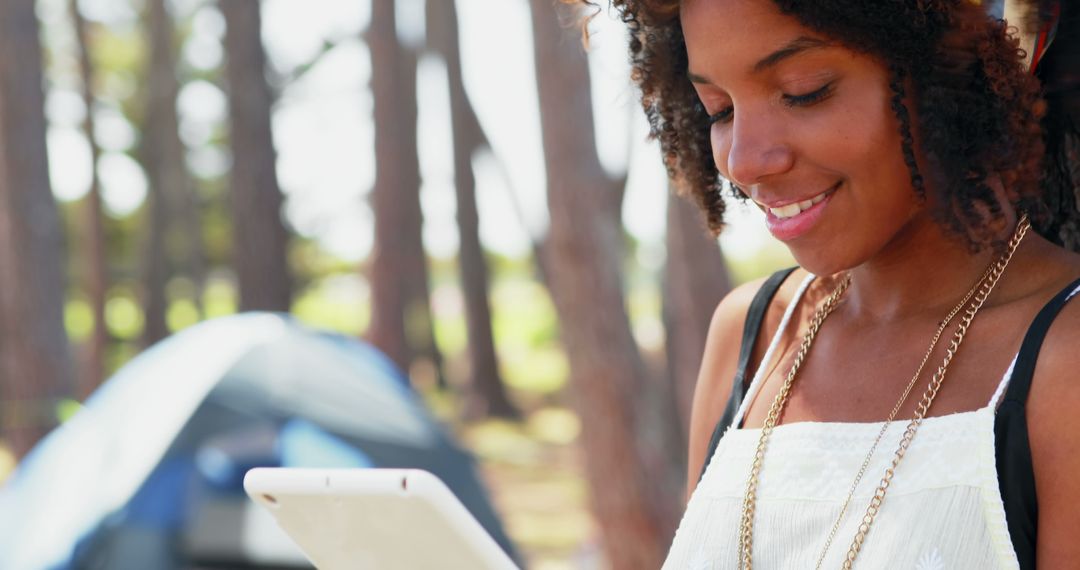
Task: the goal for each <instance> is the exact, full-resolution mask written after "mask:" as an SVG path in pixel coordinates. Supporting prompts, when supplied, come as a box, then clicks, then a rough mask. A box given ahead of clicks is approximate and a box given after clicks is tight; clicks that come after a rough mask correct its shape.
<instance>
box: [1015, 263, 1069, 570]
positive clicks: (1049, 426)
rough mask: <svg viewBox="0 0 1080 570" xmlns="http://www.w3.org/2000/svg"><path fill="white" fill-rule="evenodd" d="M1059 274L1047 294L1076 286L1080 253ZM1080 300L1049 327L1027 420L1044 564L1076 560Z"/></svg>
mask: <svg viewBox="0 0 1080 570" xmlns="http://www.w3.org/2000/svg"><path fill="white" fill-rule="evenodd" d="M1056 267H1057V268H1058V271H1057V272H1056V273H1057V276H1056V278H1055V279H1053V280H1052V281H1051V283H1052V285H1051V286H1049V287H1047V288H1046V289H1045V291H1043V292H1042V295H1041V297H1042V298H1045V299H1050V298H1051V297H1053V296H1054V295H1055V294H1057V293H1060V292H1062V291H1065V290H1068V289H1073V288H1074V286H1073V285H1072V284H1073V283H1074V282H1075V281H1076V279H1077V278H1078V277H1080V256H1077V255H1076V254H1071V253H1070V254H1069V255H1063V256H1061V257H1059V258H1058V261H1057V263H1056ZM1078 349H1080V299H1077V298H1076V296H1074V297H1073V298H1072V300H1071V301H1069V302H1068V303H1066V304H1065V305H1064V306H1062V307H1061V311H1060V312H1059V313H1058V314H1057V315H1056V317H1055V318H1054V319H1053V322H1052V324H1051V325H1050V327H1049V329H1048V330H1047V331H1046V337H1045V339H1044V341H1043V344H1042V348H1041V350H1040V351H1039V353H1038V358H1037V360H1036V365H1035V371H1034V374H1033V376H1032V380H1031V391H1030V392H1029V394H1028V399H1027V403H1026V406H1025V409H1026V422H1027V428H1028V437H1029V442H1030V446H1031V458H1032V464H1033V466H1034V472H1035V486H1036V488H1037V489H1038V496H1039V521H1038V525H1039V526H1038V528H1039V535H1038V537H1039V538H1038V541H1039V544H1038V545H1037V551H1038V556H1039V562H1040V565H1041V564H1042V563H1043V562H1044V561H1046V562H1047V563H1048V567H1054V566H1058V565H1062V564H1067V563H1071V562H1068V561H1075V556H1076V555H1078V554H1080V546H1078V545H1077V543H1076V541H1075V536H1076V532H1078V531H1080V517H1077V515H1076V510H1075V505H1076V504H1077V503H1078V502H1080V479H1077V477H1076V473H1077V472H1080V413H1078V412H1080V350H1078Z"/></svg>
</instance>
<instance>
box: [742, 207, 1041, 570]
mask: <svg viewBox="0 0 1080 570" xmlns="http://www.w3.org/2000/svg"><path fill="white" fill-rule="evenodd" d="M1030 228H1031V224H1030V223H1029V222H1028V219H1027V215H1026V214H1025V215H1023V216H1021V218H1020V222H1019V223H1018V224H1017V226H1016V231H1015V232H1014V233H1013V236H1012V239H1010V240H1009V244H1008V247H1007V249H1006V251H1005V253H1004V254H1002V255H1001V257H999V258H998V259H996V260H995V261H994V262H993V263H991V264H990V266H989V267H987V269H986V271H985V272H984V273H983V274H982V276H981V277H980V278H979V279H978V280H977V281H976V282H975V284H974V285H973V286H972V287H971V289H970V290H969V291H968V292H967V295H965V296H964V298H963V299H961V301H960V303H958V304H957V305H956V307H955V308H953V310H952V311H951V312H950V313H949V314H948V315H947V316H946V318H945V319H944V320H942V322H941V325H940V326H939V327H938V329H937V332H936V333H935V334H934V336H933V338H932V340H931V342H930V347H929V349H927V351H926V355H925V356H924V357H923V359H922V362H921V363H920V364H919V367H918V369H916V371H915V374H914V375H913V376H912V378H911V380H910V381H909V382H908V385H907V387H906V388H905V390H904V392H903V393H902V394H901V395H900V399H899V400H898V401H897V402H896V405H895V406H893V409H892V412H891V413H890V414H889V417H888V419H887V420H886V422H885V424H884V425H883V426H882V428H881V430H880V431H879V432H878V435H877V438H876V439H875V440H874V443H873V445H872V446H871V447H870V451H869V452H868V453H867V454H866V459H865V460H864V461H863V463H862V466H861V468H860V469H859V471H858V473H857V474H856V476H855V481H854V482H853V483H852V485H851V487H850V489H849V491H848V494H847V499H845V501H844V504H843V506H842V508H841V509H840V514H839V516H838V517H837V519H836V522H835V523H834V524H833V526H832V529H831V530H830V532H829V536H828V538H827V539H826V541H825V546H824V548H823V549H822V552H821V556H820V557H819V558H818V561H817V567H818V568H821V565H822V563H823V561H824V560H825V554H826V553H827V552H828V550H829V546H830V545H831V544H832V540H833V537H834V536H835V534H836V531H837V529H838V528H839V527H840V523H841V521H842V520H843V518H844V514H845V513H846V512H847V508H848V505H849V504H850V503H851V497H852V495H853V494H854V493H855V488H856V487H857V486H858V484H859V481H861V480H862V477H863V474H864V473H865V472H866V469H867V467H868V466H869V464H870V459H871V457H872V456H873V454H874V451H875V450H876V449H877V446H878V443H879V442H880V441H881V438H882V437H883V436H884V435H885V431H886V430H887V428H888V427H889V425H890V424H891V423H892V421H893V420H894V419H895V418H896V414H897V413H898V412H899V410H900V408H901V406H903V404H904V402H905V401H906V400H907V397H908V394H909V393H910V392H911V389H912V387H914V385H915V383H916V382H917V381H918V379H919V376H920V375H921V373H922V370H923V367H924V366H925V365H926V362H927V361H928V360H929V359H930V356H931V355H932V354H933V352H934V348H935V347H936V346H937V343H938V340H939V339H940V338H941V334H942V332H944V330H945V328H946V327H947V326H948V325H949V323H950V322H952V320H953V318H954V317H956V315H957V314H959V312H960V311H961V309H962V308H963V307H964V306H965V305H967V309H966V310H965V311H964V315H963V317H961V319H960V324H959V325H958V326H957V328H956V332H955V333H954V334H953V338H952V341H951V342H950V343H949V347H948V349H947V350H946V353H945V358H944V360H943V361H942V363H941V365H940V366H939V367H938V369H937V372H935V373H934V376H933V377H932V378H931V379H930V383H929V385H928V386H927V388H926V391H925V392H924V393H923V396H922V399H921V401H920V402H919V405H918V406H917V407H916V409H915V417H914V418H912V419H911V421H910V422H909V423H908V426H907V429H906V430H904V435H903V437H902V438H901V439H900V445H899V446H898V447H897V449H896V452H895V453H894V455H893V459H892V462H891V463H890V464H889V467H888V468H886V469H885V473H884V475H883V476H882V478H881V482H880V484H879V485H878V487H877V490H876V491H875V492H874V496H873V497H871V499H870V504H869V505H868V506H867V507H866V512H865V514H864V515H863V518H862V521H861V522H860V524H859V528H858V532H856V534H855V538H854V539H853V540H852V542H851V546H850V547H849V548H848V552H847V556H846V557H845V558H844V562H843V566H842V567H843V568H844V569H845V570H850V568H851V567H852V565H853V564H854V563H855V558H856V557H857V556H858V554H859V551H860V550H861V549H862V545H863V542H864V541H865V540H866V535H867V533H869V532H870V526H871V525H872V524H873V522H874V519H875V517H876V516H877V514H878V512H879V511H880V510H881V504H882V502H883V501H884V500H885V493H886V492H887V491H888V488H889V485H890V483H891V482H892V478H893V476H894V475H895V473H896V468H897V466H899V465H900V461H901V460H903V458H904V454H906V453H907V450H908V448H910V447H911V441H912V439H914V437H915V432H916V431H918V429H919V426H920V425H922V421H923V419H924V418H925V417H926V413H927V412H928V411H929V410H930V405H931V404H932V403H933V402H934V398H935V397H937V394H938V391H939V390H941V384H942V381H944V379H945V372H946V371H947V370H948V368H949V363H950V362H952V359H953V357H954V356H955V355H956V351H957V350H958V349H959V348H960V344H961V343H963V341H964V335H965V334H967V330H968V327H970V326H971V321H972V320H973V319H974V318H975V315H976V314H977V313H978V312H979V309H980V308H982V306H983V303H985V302H986V299H987V297H989V296H990V293H991V291H993V290H994V287H995V286H996V285H997V282H998V280H999V279H1000V278H1001V275H1002V273H1004V272H1005V268H1006V267H1007V266H1008V265H1009V261H1010V260H1011V259H1012V256H1013V254H1014V253H1016V249H1017V247H1019V245H1020V242H1021V241H1022V240H1023V239H1024V236H1025V235H1027V232H1028V230H1029V229H1030ZM850 285H851V275H850V274H847V275H845V276H844V277H843V278H842V279H841V280H840V283H839V284H838V285H837V286H836V289H834V290H833V292H832V293H831V294H830V295H829V296H828V297H827V298H826V299H825V302H824V303H822V305H821V306H820V307H818V309H817V311H815V313H814V316H813V317H812V318H811V319H810V326H809V328H808V329H807V331H806V333H805V334H804V335H803V339H802V343H801V345H800V346H799V351H798V352H797V353H796V354H795V361H794V362H792V364H791V368H789V369H788V372H787V376H786V377H785V379H784V383H783V385H781V387H780V392H779V393H778V394H777V395H776V397H775V398H774V399H773V403H772V406H771V407H770V408H769V413H768V415H767V416H766V417H765V424H764V425H763V426H762V428H761V436H760V437H759V438H758V444H757V449H756V450H755V452H754V461H753V463H752V464H751V467H750V475H749V477H748V478H747V481H746V494H745V495H744V497H743V508H742V518H741V520H740V522H739V550H740V557H739V567H740V568H743V569H745V570H751V569H752V568H753V530H754V509H755V507H756V504H757V488H758V478H759V476H760V474H761V468H762V463H763V461H764V459H765V448H766V445H767V443H768V441H769V437H770V436H771V435H772V432H773V429H774V428H775V427H776V423H777V421H779V418H780V414H781V413H782V412H783V410H784V406H785V405H786V404H787V400H788V395H789V394H790V393H791V387H792V385H793V384H794V381H795V377H796V375H797V373H798V371H799V368H800V367H801V366H802V364H803V361H805V360H806V356H807V354H808V353H809V352H810V346H811V345H812V344H813V342H814V338H815V337H816V336H817V333H818V330H819V329H821V325H822V323H824V322H825V318H826V317H828V316H829V314H830V313H832V312H833V310H834V309H836V307H837V305H838V304H839V302H840V298H841V297H843V295H844V293H845V292H846V291H847V289H848V287H849V286H850ZM969 302H970V304H968V303H969Z"/></svg>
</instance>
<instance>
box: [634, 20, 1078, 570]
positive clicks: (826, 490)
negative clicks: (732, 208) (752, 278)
mask: <svg viewBox="0 0 1080 570" xmlns="http://www.w3.org/2000/svg"><path fill="white" fill-rule="evenodd" d="M613 3H614V5H615V6H616V7H617V8H619V9H620V10H621V12H622V16H623V19H624V21H626V22H628V23H629V25H630V28H631V41H630V54H631V59H632V62H633V66H634V72H633V76H634V79H635V81H636V82H637V84H638V85H639V87H640V88H641V92H642V103H643V107H644V109H645V112H646V114H647V116H648V117H649V119H650V123H651V126H652V132H653V135H654V136H655V137H656V138H658V139H659V140H660V143H661V146H662V148H663V150H664V158H665V163H666V165H667V167H668V170H669V173H670V174H671V175H672V176H673V177H676V178H678V179H680V182H681V183H680V184H678V185H677V186H678V187H680V188H683V189H685V190H686V191H687V192H688V193H689V194H690V195H692V196H693V197H694V198H695V199H696V201H697V202H698V204H699V205H700V206H701V207H702V210H703V211H704V212H705V214H706V215H707V217H708V220H709V225H710V227H711V229H712V230H713V231H714V232H719V231H720V229H721V228H722V225H723V221H724V220H723V217H724V205H723V204H724V203H723V201H722V198H721V191H722V190H723V188H724V187H725V186H729V187H730V188H732V189H733V190H734V191H735V192H736V193H737V195H739V196H740V197H743V198H746V199H748V200H750V201H752V202H753V203H754V204H756V205H757V206H758V207H759V208H760V209H762V210H763V211H764V212H765V216H766V225H767V227H768V229H769V231H770V232H771V233H772V234H773V235H774V236H775V237H777V238H778V239H780V240H781V241H783V242H784V243H785V244H786V245H787V246H788V248H789V249H790V250H791V252H792V254H793V255H794V257H795V259H796V260H797V261H798V262H799V264H800V266H801V267H800V268H796V269H795V270H794V273H796V274H797V276H796V278H791V279H789V278H788V276H789V275H790V274H791V273H792V272H791V271H788V272H782V273H778V274H777V275H775V276H773V277H772V278H770V279H768V280H763V281H758V282H754V283H750V284H747V285H745V286H743V287H741V288H739V289H737V290H736V291H734V292H733V293H732V294H731V295H729V296H728V297H727V298H726V299H725V300H724V301H722V302H721V303H720V305H719V306H718V307H717V309H716V312H715V315H714V318H713V322H712V325H711V329H710V334H709V340H708V342H707V345H706V349H705V354H704V356H703V359H702V368H701V372H700V375H699V380H698V387H697V390H696V394H695V399H694V409H693V418H692V420H691V441H690V451H689V458H690V466H689V477H688V487H689V489H690V490H691V495H690V500H689V504H688V506H687V511H686V514H685V515H684V518H683V521H682V523H681V525H680V527H679V530H678V532H677V534H676V536H675V539H674V543H673V545H672V548H671V551H670V554H669V557H668V560H667V563H666V565H665V568H687V567H709V568H736V567H740V568H750V567H752V566H754V565H757V566H758V567H760V568H791V567H798V568H806V567H810V566H812V565H816V567H819V568H821V567H838V566H839V567H844V568H850V567H852V566H853V565H858V566H860V567H870V568H885V567H888V568H916V567H919V568H922V567H950V568H992V567H993V568H1025V569H1026V568H1036V567H1039V568H1058V567H1066V566H1069V565H1070V564H1074V562H1073V561H1075V560H1077V559H1080V543H1077V541H1075V540H1074V537H1075V536H1076V533H1077V532H1080V516H1078V515H1077V514H1076V512H1075V508H1074V505H1075V504H1076V502H1077V501H1080V483H1077V482H1076V478H1075V477H1074V476H1072V474H1073V473H1075V472H1076V471H1077V470H1078V469H1080V455H1078V454H1077V453H1075V450H1076V449H1078V448H1080V421H1078V420H1077V415H1076V413H1075V412H1076V410H1077V409H1078V408H1080V383H1078V382H1077V381H1076V374H1075V370H1077V367H1080V357H1078V356H1077V354H1076V352H1075V350H1074V348H1072V347H1075V343H1076V339H1077V337H1078V336H1080V304H1078V303H1068V301H1069V299H1070V298H1071V297H1072V296H1073V295H1075V294H1076V293H1077V292H1080V279H1078V277H1080V255H1077V254H1076V253H1073V252H1071V251H1069V250H1067V249H1065V248H1063V247H1061V245H1062V244H1066V245H1069V246H1070V247H1073V248H1075V247H1076V245H1078V244H1080V242H1078V241H1077V239H1076V237H1077V235H1076V233H1077V232H1076V229H1077V227H1078V224H1077V220H1080V213H1078V212H1077V207H1076V206H1077V202H1076V193H1077V191H1078V190H1080V189H1078V188H1077V183H1078V182H1080V181H1078V180H1077V179H1076V176H1077V175H1076V173H1078V172H1080V156H1078V154H1080V148H1078V147H1080V145H1077V144H1076V138H1077V137H1076V125H1077V124H1078V122H1080V121H1077V120H1076V119H1077V117H1076V116H1074V115H1075V107H1076V106H1075V104H1074V103H1075V97H1076V90H1075V87H1076V77H1075V72H1074V71H1073V72H1063V71H1061V70H1062V69H1066V68H1068V69H1073V70H1075V69H1076V60H1077V57H1076V53H1074V52H1075V50H1074V49H1073V48H1072V47H1070V46H1074V45H1075V42H1071V41H1070V38H1072V37H1073V36H1074V35H1076V34H1077V30H1078V24H1077V21H1078V19H1077V14H1076V11H1077V8H1076V7H1075V6H1074V3H1060V4H1058V3H1056V2H1053V1H1051V0H1040V1H1039V2H1030V4H1035V5H1037V7H1038V11H1037V12H1033V14H1032V16H1031V17H1030V18H1027V19H1025V20H1024V22H1022V25H1021V28H1022V29H1025V30H1027V29H1028V28H1032V29H1033V35H1034V36H1035V37H1034V38H1033V39H1032V41H1030V42H1028V44H1029V45H1031V46H1033V47H1032V49H1031V50H1030V51H1031V52H1032V54H1031V55H1028V54H1027V53H1025V52H1024V51H1022V50H1020V49H1019V39H1018V38H1017V37H1014V36H1013V35H1011V34H1014V33H1016V28H1011V29H1010V28H1009V27H1008V25H1007V23H1006V22H1004V21H1003V20H1001V19H999V18H997V17H994V16H993V15H991V14H989V13H988V11H987V9H988V8H987V7H986V6H982V5H980V4H979V3H978V2H971V1H968V0H933V1H928V0H875V1H867V0H831V1H820V2H804V1H797V0H773V1H772V2H766V1H761V0H613ZM1023 6H1027V4H1024V5H1023ZM1017 7H1018V6H1007V7H1006V13H1012V14H1015V13H1018V12H1022V10H1017ZM1021 7H1022V6H1021ZM1055 31H1056V33H1057V39H1056V43H1054V32H1055ZM1047 46H1049V48H1047ZM1063 50H1066V51H1063ZM1067 50H1073V51H1067ZM1032 56H1034V57H1032ZM1033 60H1034V61H1040V60H1041V61H1042V62H1043V63H1042V67H1041V68H1039V69H1036V70H1034V71H1036V72H1037V73H1032V72H1030V71H1029V70H1028V69H1027V65H1028V64H1030V63H1032V61H1033ZM1040 80H1041V81H1042V82H1044V84H1040ZM1044 85H1045V87H1044ZM1044 92H1045V94H1046V97H1047V98H1048V99H1049V100H1050V105H1049V106H1048V105H1047V102H1046V101H1044V99H1043V93H1044ZM1070 102H1071V103H1070ZM1070 113H1072V114H1070ZM1048 149H1049V152H1048ZM1051 325H1052V326H1051ZM944 339H948V342H944ZM939 341H941V342H939ZM1036 364H1037V366H1036ZM924 371H925V373H924ZM913 390H914V391H915V393H914V395H913V394H912V391H913ZM710 434H711V438H710ZM893 450H895V451H893ZM890 452H891V453H890ZM699 474H700V475H699ZM865 475H869V476H866V477H864V476H865ZM1036 489H1037V490H1038V495H1037V496H1036ZM856 563H857V564H856Z"/></svg>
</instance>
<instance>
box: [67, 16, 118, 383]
mask: <svg viewBox="0 0 1080 570" xmlns="http://www.w3.org/2000/svg"><path fill="white" fill-rule="evenodd" d="M68 11H69V12H70V13H71V18H72V22H73V23H74V27H75V39H76V44H77V45H78V50H79V70H80V74H81V76H82V96H83V103H84V105H85V106H86V119H85V120H84V121H83V132H84V133H85V135H86V140H87V141H88V142H89V143H90V159H91V163H90V164H91V167H90V172H91V176H90V192H89V193H88V194H87V195H86V200H85V203H84V204H83V209H84V214H83V215H84V218H85V224H86V227H85V229H84V231H83V232H84V236H85V240H84V241H83V247H84V249H83V252H82V255H83V275H84V276H85V279H86V285H85V286H86V291H87V293H88V294H89V296H90V306H91V309H92V312H93V315H94V330H93V332H92V333H91V336H90V340H89V343H88V346H87V347H86V351H85V360H84V362H83V365H82V367H81V368H82V370H81V374H80V375H79V378H78V379H77V380H78V383H79V387H78V390H77V393H76V396H77V397H78V398H79V399H80V400H83V399H85V398H86V397H87V396H89V395H90V393H91V392H93V391H94V390H95V389H96V388H97V387H98V385H100V384H101V381H102V380H103V379H104V374H105V347H106V344H107V343H108V340H109V333H108V329H107V328H106V326H105V301H106V295H107V291H108V274H109V272H108V266H107V263H108V262H107V261H106V259H105V223H104V219H103V216H102V213H101V184H100V178H99V176H98V158H99V157H100V156H101V149H100V147H99V146H98V144H97V139H96V137H95V135H94V67H93V65H92V63H91V61H90V47H89V42H88V39H87V37H86V36H87V24H86V20H85V19H84V18H83V16H82V12H80V11H79V3H78V0H70V1H69V2H68Z"/></svg>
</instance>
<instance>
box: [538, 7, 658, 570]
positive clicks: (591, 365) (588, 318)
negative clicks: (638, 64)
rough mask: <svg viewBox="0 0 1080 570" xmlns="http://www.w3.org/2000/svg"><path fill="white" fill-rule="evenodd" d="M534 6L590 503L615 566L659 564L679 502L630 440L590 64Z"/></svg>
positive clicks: (628, 376)
mask: <svg viewBox="0 0 1080 570" xmlns="http://www.w3.org/2000/svg"><path fill="white" fill-rule="evenodd" d="M530 5H531V7H532V21H533V37H534V42H535V57H536V70H537V74H538V81H537V84H538V87H539V96H540V118H541V125H542V129H543V148H544V159H545V165H546V170H547V186H548V208H549V210H550V216H551V227H550V235H549V238H548V240H549V248H550V249H549V250H548V252H549V254H550V258H549V259H548V262H549V265H548V270H549V272H550V273H549V278H550V288H551V293H552V297H553V300H554V302H555V308H556V311H557V312H558V314H559V320H560V329H561V335H562V340H563V345H564V347H565V350H566V353H567V356H568V358H569V361H570V375H571V387H572V390H573V391H574V395H575V398H574V399H575V401H576V403H577V405H578V406H579V414H580V417H581V420H582V443H583V444H584V448H585V449H584V454H585V466H586V476H587V479H588V481H589V489H590V495H591V496H590V500H591V504H592V510H593V513H594V515H595V516H596V519H597V521H598V522H599V524H600V528H601V534H602V542H603V547H604V551H605V553H606V555H607V557H608V560H609V562H610V564H611V567H612V568H619V569H624V568H625V569H645V568H658V567H659V566H660V563H661V562H662V560H663V553H664V552H665V551H666V549H667V546H668V544H669V542H670V538H671V534H670V531H671V529H672V527H673V525H672V522H673V520H674V512H673V511H674V503H675V501H674V500H670V501H669V500H667V499H670V497H667V498H665V497H663V496H662V493H663V492H664V491H667V490H668V489H666V488H665V487H666V485H664V484H663V483H662V481H664V475H662V473H663V471H664V466H663V460H662V456H661V454H660V453H658V452H657V451H656V450H655V449H650V447H649V446H648V445H639V440H638V437H637V436H638V435H639V433H640V431H639V430H640V427H641V423H642V418H641V413H640V410H638V405H639V404H640V403H639V402H637V401H636V400H635V396H636V395H638V394H639V393H640V391H641V390H643V389H644V388H645V387H646V386H647V385H648V379H647V373H646V371H645V367H644V364H643V362H642V358H641V355H640V353H639V351H638V348H637V344H636V342H635V340H634V337H633V336H632V334H631V332H630V321H629V317H628V315H627V312H626V308H625V304H624V294H623V288H622V281H621V273H620V268H619V265H620V253H619V252H620V251H621V246H620V239H621V236H620V232H619V224H618V221H617V216H615V215H614V208H613V207H612V204H613V203H614V201H613V199H612V197H611V194H610V181H609V180H608V178H607V176H606V175H605V173H604V172H603V169H602V168H601V166H600V162H599V159H598V157H597V151H596V145H595V141H594V137H593V117H592V107H591V105H592V103H591V98H590V92H589V89H590V87H589V74H588V63H587V60H586V57H585V54H584V52H583V51H582V48H581V44H580V41H579V39H578V38H577V37H575V36H576V35H577V34H578V33H579V32H577V31H576V28H575V27H573V26H571V27H570V28H569V29H563V28H562V27H560V25H559V21H560V19H559V18H558V16H557V14H556V13H555V12H553V10H552V2H551V1H550V0H531V1H530ZM562 21H565V22H570V21H573V18H566V19H563V20H562Z"/></svg>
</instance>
